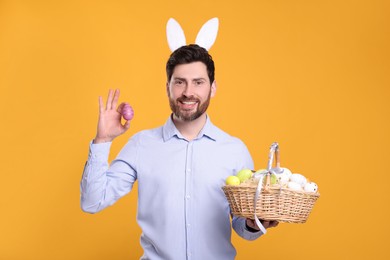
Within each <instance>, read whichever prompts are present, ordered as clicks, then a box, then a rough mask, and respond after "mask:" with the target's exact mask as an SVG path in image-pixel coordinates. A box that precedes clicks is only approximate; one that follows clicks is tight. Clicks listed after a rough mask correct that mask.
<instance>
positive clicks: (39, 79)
mask: <svg viewBox="0 0 390 260" xmlns="http://www.w3.org/2000/svg"><path fill="white" fill-rule="evenodd" d="M389 7H390V6H389V1H386V0H383V1H380V0H370V1H368V0H367V1H352V0H346V1H335V0H331V1H304V0H297V1H283V0H278V1H274V0H273V1H271V0H261V1H255V0H253V1H226V0H225V1H222V0H220V1H208V0H196V1H195V0H188V1H182V0H180V1H179V0H172V1H142V2H141V1H120V0H114V1H71V0H70V1H43V0H35V1H17V0H15V1H7V0H3V1H0V87H1V92H0V93H1V94H0V122H1V128H0V136H1V148H2V149H1V155H0V159H1V179H2V180H1V188H0V212H1V214H0V234H1V235H0V259H6V260H15V259H23V260H29V259H40V260H42V259H50V260H52V259H59V260H60V259H64V260H65V259H66V260H68V259H83V260H86V259H94V260H96V259H97V260H103V259H114V260H116V259H118V260H119V259H138V258H139V257H140V256H141V255H142V250H141V247H140V245H139V236H140V232H141V231H140V229H139V227H138V226H137V223H136V200H137V193H136V191H135V190H134V191H133V192H132V193H130V194H129V195H128V196H126V197H124V198H122V199H121V200H120V201H118V203H117V204H116V205H114V206H112V207H110V208H108V209H106V210H104V211H103V212H101V213H99V214H95V215H89V214H86V213H83V212H82V211H81V209H80V206H79V198H80V193H79V181H80V178H81V173H82V170H83V166H84V162H85V160H86V158H87V154H88V143H89V141H90V140H91V139H92V138H93V137H94V135H95V129H96V122H97V113H98V99H97V97H98V96H99V95H103V96H106V94H107V91H108V89H109V88H120V89H121V90H122V96H121V100H122V101H125V100H126V101H129V102H130V103H131V104H132V105H133V107H134V109H135V118H134V121H133V122H132V127H131V129H130V130H129V132H128V133H126V135H125V136H121V137H120V138H118V139H117V140H116V141H115V143H114V144H113V146H112V153H111V159H112V158H113V157H114V156H115V155H116V154H117V153H118V152H119V150H120V148H121V147H122V146H123V145H124V143H125V142H126V141H127V139H128V138H129V137H130V136H131V135H132V134H134V133H136V132H138V131H139V130H142V129H146V128H152V127H156V126H159V125H161V124H163V123H164V122H165V120H166V119H167V117H168V115H169V113H170V110H169V105H168V101H167V97H166V93H165V81H166V78H165V62H166V59H167V58H168V56H169V54H170V51H169V48H168V45H167V42H166V36H165V25H166V22H167V20H168V19H169V18H170V17H174V18H175V19H176V20H177V21H178V22H179V23H180V24H181V26H182V27H183V29H184V31H185V33H186V36H187V40H188V42H193V41H194V39H195V37H196V34H197V32H198V30H199V29H200V27H201V26H202V25H203V23H204V22H206V21H207V20H208V19H210V18H212V17H218V18H219V19H220V30H219V34H218V37H217V41H216V43H215V45H214V46H213V47H212V49H211V54H212V55H213V57H214V59H215V62H216V68H217V70H216V79H217V82H218V91H217V95H216V96H215V98H214V99H213V100H212V103H211V107H210V110H209V114H210V117H211V119H212V120H213V122H214V123H215V124H216V125H218V126H220V127H221V128H222V129H224V130H225V131H227V132H229V133H230V134H232V135H235V136H238V137H240V138H241V139H242V140H243V141H244V142H245V143H246V144H247V145H248V148H249V150H250V152H251V153H252V156H253V158H254V161H255V165H256V167H257V168H263V167H265V166H266V163H267V156H268V149H269V145H270V144H271V143H272V142H273V141H278V142H279V144H280V148H281V159H282V165H283V166H286V167H289V168H291V169H292V170H293V171H295V172H300V173H302V174H304V175H306V176H307V177H309V178H310V179H312V180H314V181H315V182H317V183H318V185H319V190H320V193H321V197H320V199H319V200H318V202H317V203H316V205H315V207H314V210H313V212H312V214H311V215H310V217H309V219H308V222H307V223H305V224H281V225H280V226H279V227H278V228H275V229H272V230H270V232H269V233H268V234H267V235H265V236H263V237H262V238H261V239H258V240H256V241H254V242H249V241H245V240H242V239H241V238H239V237H237V235H234V236H233V243H234V245H235V246H236V248H237V251H238V256H237V259H239V260H240V259H241V260H242V259H261V258H263V259H265V258H272V259H300V260H304V259H389V258H390V253H389V251H388V249H387V245H388V242H387V237H388V234H389V233H390V229H389V227H390V224H389V221H388V220H389V218H390V216H389V210H388V208H389V206H388V199H389V193H388V192H387V188H388V185H389V181H390V177H389V171H388V170H386V167H387V163H388V161H389V159H390V158H389V147H390V138H389V133H390V123H389V122H390V120H389V112H390V102H389V98H390V90H389V87H390V84H389V83H390V80H389V71H390V55H389V54H390V51H389V46H390V39H389V38H390V30H389V24H390V18H389V17H390V12H389V11H390V9H389Z"/></svg>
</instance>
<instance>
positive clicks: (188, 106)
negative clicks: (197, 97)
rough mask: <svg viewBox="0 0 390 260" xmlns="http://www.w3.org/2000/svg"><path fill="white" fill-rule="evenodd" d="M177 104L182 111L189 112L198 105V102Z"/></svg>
mask: <svg viewBox="0 0 390 260" xmlns="http://www.w3.org/2000/svg"><path fill="white" fill-rule="evenodd" d="M179 103H180V104H181V107H182V109H184V110H190V109H193V108H194V107H195V106H196V104H198V101H179Z"/></svg>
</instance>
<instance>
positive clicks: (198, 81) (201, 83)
mask: <svg viewBox="0 0 390 260" xmlns="http://www.w3.org/2000/svg"><path fill="white" fill-rule="evenodd" d="M203 84H204V81H203V80H197V81H195V85H197V86H201V85H203Z"/></svg>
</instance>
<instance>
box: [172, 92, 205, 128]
mask: <svg viewBox="0 0 390 260" xmlns="http://www.w3.org/2000/svg"><path fill="white" fill-rule="evenodd" d="M210 98H211V90H210V93H209V95H208V97H207V99H206V100H205V101H204V102H203V103H201V102H200V100H199V99H198V98H196V97H194V96H190V97H186V96H181V97H179V98H178V99H176V100H174V99H172V98H171V97H170V96H169V106H170V107H171V110H172V113H173V114H174V115H175V116H176V117H177V118H179V119H180V120H182V121H186V122H189V121H194V120H196V119H198V118H199V117H200V116H201V115H203V114H204V113H205V112H206V111H207V108H208V107H209V104H210ZM181 102H196V103H197V107H196V110H195V111H192V109H191V110H184V109H181V108H180V105H179V103H181Z"/></svg>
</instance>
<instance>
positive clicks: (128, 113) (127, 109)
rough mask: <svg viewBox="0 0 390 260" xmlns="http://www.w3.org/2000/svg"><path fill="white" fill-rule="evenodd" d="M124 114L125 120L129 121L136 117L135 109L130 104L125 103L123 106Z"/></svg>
mask: <svg viewBox="0 0 390 260" xmlns="http://www.w3.org/2000/svg"><path fill="white" fill-rule="evenodd" d="M122 116H123V118H124V119H125V120H127V121H129V120H131V119H133V117H134V110H133V108H132V107H131V106H130V105H129V104H125V105H124V106H123V108H122Z"/></svg>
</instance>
